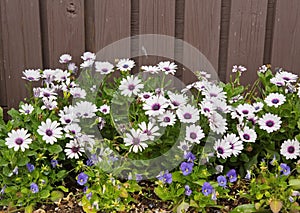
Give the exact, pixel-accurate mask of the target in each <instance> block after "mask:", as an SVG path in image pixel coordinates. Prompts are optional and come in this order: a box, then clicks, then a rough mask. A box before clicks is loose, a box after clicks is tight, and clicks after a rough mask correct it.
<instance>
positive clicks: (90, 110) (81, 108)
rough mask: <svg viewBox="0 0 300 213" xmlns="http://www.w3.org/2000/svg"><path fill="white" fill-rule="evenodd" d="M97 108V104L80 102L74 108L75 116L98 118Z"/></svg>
mask: <svg viewBox="0 0 300 213" xmlns="http://www.w3.org/2000/svg"><path fill="white" fill-rule="evenodd" d="M97 110H98V109H97V107H96V105H95V104H93V103H91V102H88V101H80V102H78V103H77V104H76V105H75V107H74V114H75V115H76V116H77V117H82V118H92V117H94V116H96V114H95V113H96V112H97Z"/></svg>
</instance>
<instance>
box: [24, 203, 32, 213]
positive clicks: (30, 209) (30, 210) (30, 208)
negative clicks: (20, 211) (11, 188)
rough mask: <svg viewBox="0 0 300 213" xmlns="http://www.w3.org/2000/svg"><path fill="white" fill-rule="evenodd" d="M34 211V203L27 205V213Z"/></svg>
mask: <svg viewBox="0 0 300 213" xmlns="http://www.w3.org/2000/svg"><path fill="white" fill-rule="evenodd" d="M32 211H33V206H32V205H30V206H26V207H25V213H32Z"/></svg>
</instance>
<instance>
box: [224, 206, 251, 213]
mask: <svg viewBox="0 0 300 213" xmlns="http://www.w3.org/2000/svg"><path fill="white" fill-rule="evenodd" d="M239 212H241V213H252V212H256V209H255V207H254V204H244V205H240V206H238V207H236V208H234V209H233V210H232V211H231V212H230V213H239Z"/></svg>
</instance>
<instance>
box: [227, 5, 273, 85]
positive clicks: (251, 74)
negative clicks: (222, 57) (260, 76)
mask: <svg viewBox="0 0 300 213" xmlns="http://www.w3.org/2000/svg"><path fill="white" fill-rule="evenodd" d="M267 7H268V1H267V0H232V1H231V14H230V26H229V39H228V58H227V60H228V63H227V75H226V76H227V78H226V80H228V79H229V75H230V74H231V69H232V66H233V65H235V64H241V65H244V66H246V67H247V69H248V71H247V72H245V73H244V74H243V78H242V83H243V84H246V83H253V82H254V81H255V80H256V79H257V75H256V70H257V68H258V67H259V66H260V65H262V64H263V57H264V42H265V33H266V18H267Z"/></svg>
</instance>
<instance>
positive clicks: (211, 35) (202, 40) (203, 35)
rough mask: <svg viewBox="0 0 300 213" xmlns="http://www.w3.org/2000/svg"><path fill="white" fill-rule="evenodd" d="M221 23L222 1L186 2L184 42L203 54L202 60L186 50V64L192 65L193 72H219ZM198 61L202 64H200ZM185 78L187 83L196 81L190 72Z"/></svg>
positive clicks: (185, 74) (194, 0)
mask: <svg viewBox="0 0 300 213" xmlns="http://www.w3.org/2000/svg"><path fill="white" fill-rule="evenodd" d="M220 23H221V1H219V0H209V1H205V0H203V1H198V0H189V1H185V17H184V40H185V41H186V42H188V43H190V44H191V45H192V46H194V47H196V48H197V49H198V50H199V51H200V52H201V53H202V54H203V56H202V57H201V58H200V57H199V56H195V55H192V53H191V52H190V51H189V50H187V49H185V50H184V62H185V64H190V65H192V67H191V69H192V70H193V71H196V70H206V71H208V72H217V69H218V61H219V58H218V56H219V41H220ZM206 58H207V59H206ZM198 61H199V62H200V61H201V62H200V63H198ZM183 78H184V81H187V82H189V81H192V80H194V79H195V78H194V77H193V75H192V74H191V73H189V72H185V73H184V74H183Z"/></svg>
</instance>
